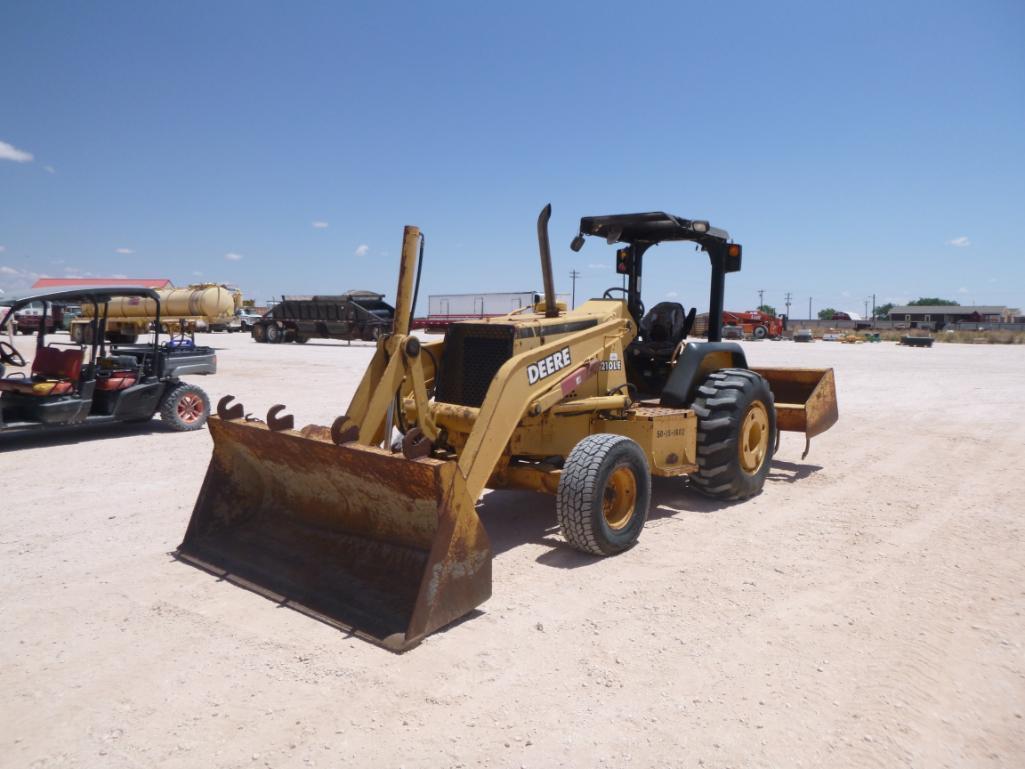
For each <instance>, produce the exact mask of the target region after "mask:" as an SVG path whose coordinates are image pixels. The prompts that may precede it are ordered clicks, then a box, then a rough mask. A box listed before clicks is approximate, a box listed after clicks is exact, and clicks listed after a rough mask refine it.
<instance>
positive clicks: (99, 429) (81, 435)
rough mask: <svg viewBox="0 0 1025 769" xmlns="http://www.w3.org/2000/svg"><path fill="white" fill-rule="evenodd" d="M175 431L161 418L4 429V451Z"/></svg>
mask: <svg viewBox="0 0 1025 769" xmlns="http://www.w3.org/2000/svg"><path fill="white" fill-rule="evenodd" d="M173 432H174V430H173V429H171V428H170V427H168V426H167V425H165V424H164V423H163V422H161V421H160V420H159V419H152V420H150V421H149V422H139V423H136V424H129V423H127V422H107V423H105V424H100V425H88V426H85V427H51V428H42V429H38V430H29V431H26V432H17V433H11V434H4V433H2V432H0V454H3V453H6V452H9V451H18V450H19V449H39V448H46V447H49V446H70V445H72V444H75V443H88V442H89V441H95V440H103V439H106V438H127V437H129V436H134V435H152V434H153V433H173Z"/></svg>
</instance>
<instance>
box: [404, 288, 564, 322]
mask: <svg viewBox="0 0 1025 769" xmlns="http://www.w3.org/2000/svg"><path fill="white" fill-rule="evenodd" d="M556 300H557V301H559V302H565V303H566V304H567V306H568V305H569V294H558V295H557V297H556ZM540 301H541V294H540V293H539V292H537V291H500V292H497V293H495V292H493V293H479V294H432V295H431V296H429V297H427V315H426V316H423V317H419V318H416V319H415V320H414V321H413V328H419V329H426V330H428V331H444V330H445V329H446V328H447V327H448V325H449V324H450V323H454V322H456V321H460V320H473V319H474V318H492V317H495V316H498V315H506V314H507V313H510V312H515V311H516V310H520V309H523V308H524V307H526V308H530V307H533V306H534V305H535V304H537V303H538V302H540Z"/></svg>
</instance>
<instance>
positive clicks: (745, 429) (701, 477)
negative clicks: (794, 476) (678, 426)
mask: <svg viewBox="0 0 1025 769" xmlns="http://www.w3.org/2000/svg"><path fill="white" fill-rule="evenodd" d="M692 408H693V409H694V413H695V414H697V416H698V467H699V470H698V472H696V473H693V474H692V475H691V476H690V479H691V481H692V482H693V483H694V485H695V486H696V487H697V488H698V489H699V490H700V491H701V492H702V493H704V494H706V495H708V496H710V497H716V498H718V499H734V500H736V499H747V498H748V497H753V496H754V495H755V494H760V493H761V491H762V486H764V485H765V478H766V476H767V475H768V474H769V465H770V463H771V462H772V451H773V448H774V447H775V445H776V406H775V402H774V401H773V398H772V390H770V389H769V383H768V382H766V381H765V379H764V378H763V377H761V376H760V375H758V374H756V373H755V372H754V371H751V370H749V369H740V368H727V369H721V370H720V371H715V372H713V373H711V374H709V375H708V377H707V378H706V379H705V381H704V382H702V384H701V386H700V387H699V388H698V395H697V398H695V399H694V405H693V406H692Z"/></svg>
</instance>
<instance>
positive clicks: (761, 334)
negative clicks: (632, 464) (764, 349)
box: [754, 326, 769, 339]
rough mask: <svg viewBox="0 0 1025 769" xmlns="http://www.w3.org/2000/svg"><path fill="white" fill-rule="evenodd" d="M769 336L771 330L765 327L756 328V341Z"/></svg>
mask: <svg viewBox="0 0 1025 769" xmlns="http://www.w3.org/2000/svg"><path fill="white" fill-rule="evenodd" d="M768 335H769V329H767V328H766V327H765V326H755V330H754V336H755V339H765V337H767V336H768Z"/></svg>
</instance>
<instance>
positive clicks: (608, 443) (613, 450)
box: [555, 434, 651, 555]
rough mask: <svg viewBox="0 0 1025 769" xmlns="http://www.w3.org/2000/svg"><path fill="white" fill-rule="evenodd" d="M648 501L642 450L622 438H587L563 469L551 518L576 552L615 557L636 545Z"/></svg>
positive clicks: (647, 475) (648, 483)
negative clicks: (555, 519) (553, 518)
mask: <svg viewBox="0 0 1025 769" xmlns="http://www.w3.org/2000/svg"><path fill="white" fill-rule="evenodd" d="M650 501H651V474H650V470H649V469H648V460H647V459H646V458H645V456H644V452H643V451H641V447H640V446H638V445H637V444H636V443H634V442H633V441H632V440H630V439H629V438H626V437H624V436H622V435H605V434H601V435H589V436H587V437H586V438H584V439H583V440H582V441H580V443H578V444H577V445H576V446H575V447H574V448H573V451H572V452H570V455H569V458H567V459H566V464H565V465H564V466H563V468H562V477H561V478H560V479H559V489H558V493H557V495H556V498H555V514H556V516H557V518H558V520H559V526H560V527H561V528H562V534H563V536H564V537H565V538H566V541H567V542H569V544H570V545H572V546H573V547H575V548H576V549H577V550H582V551H583V552H585V553H591V554H592V555H615V554H616V553H620V552H622V551H624V550H627V549H629V548H631V547H633V546H634V544H635V543H636V542H637V538H638V537H639V536H640V535H641V529H643V528H644V522H645V520H647V518H648V504H649V503H650Z"/></svg>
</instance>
